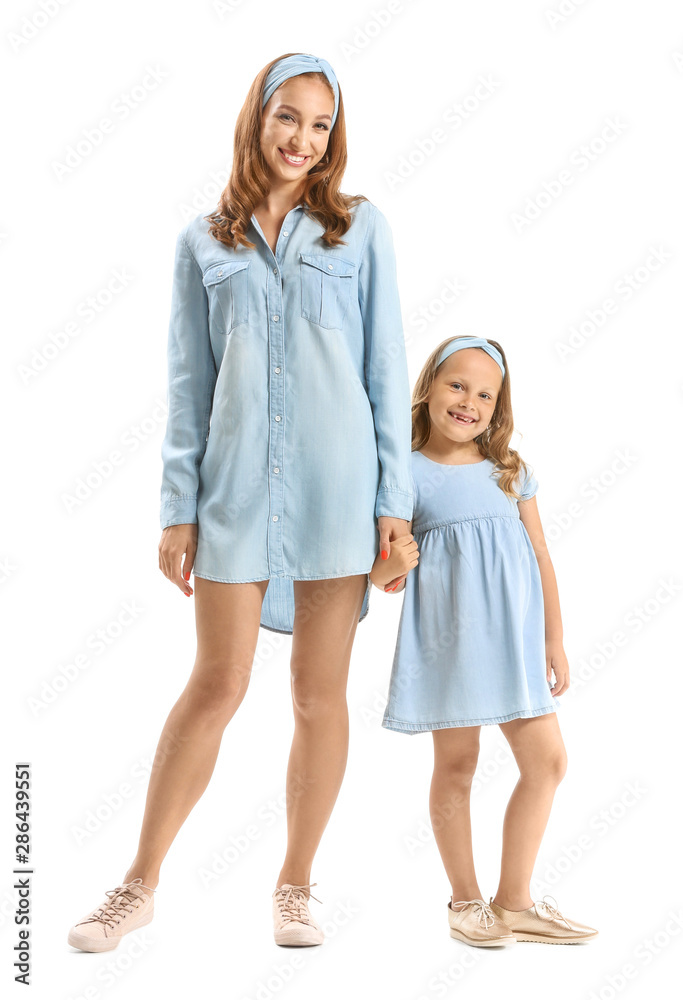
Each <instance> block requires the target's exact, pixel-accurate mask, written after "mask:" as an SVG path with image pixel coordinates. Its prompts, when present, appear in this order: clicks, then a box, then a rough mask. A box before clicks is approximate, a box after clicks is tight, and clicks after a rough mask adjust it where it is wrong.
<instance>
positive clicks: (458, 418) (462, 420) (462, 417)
mask: <svg viewBox="0 0 683 1000" xmlns="http://www.w3.org/2000/svg"><path fill="white" fill-rule="evenodd" d="M451 417H452V418H453V420H455V422H456V424H462V425H463V427H469V426H470V425H471V424H476V422H477V421H476V420H475V419H474V417H468V416H467V414H465V413H451Z"/></svg>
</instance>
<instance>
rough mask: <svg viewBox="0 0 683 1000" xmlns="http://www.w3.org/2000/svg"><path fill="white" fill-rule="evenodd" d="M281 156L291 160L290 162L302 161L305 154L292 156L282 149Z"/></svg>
mask: <svg viewBox="0 0 683 1000" xmlns="http://www.w3.org/2000/svg"><path fill="white" fill-rule="evenodd" d="M283 156H284V157H285V158H286V159H288V160H291V161H292V163H303V162H304V160H305V159H306V157H305V156H292V155H291V153H285V152H284V150H283Z"/></svg>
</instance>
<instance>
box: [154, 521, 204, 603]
mask: <svg viewBox="0 0 683 1000" xmlns="http://www.w3.org/2000/svg"><path fill="white" fill-rule="evenodd" d="M196 552H197V525H196V524H171V525H169V527H168V528H164V530H163V531H162V533H161V541H160V542H159V569H160V570H161V572H162V573H163V574H164V576H166V577H168V579H169V580H170V581H171V583H175V585H176V586H177V587H180V589H181V590H182V592H183V593H184V594H185V596H186V597H190V596H191V595H192V594H193V593H194V591H193V590H192V587H191V586H190V585H189V583H187V582H186V581H187V580H189V579H190V572H191V570H192V566H193V564H194V557H195V555H196ZM183 556H185V564H184V566H182V568H181V564H182V558H183ZM183 572H184V573H185V579H183V576H182V574H183Z"/></svg>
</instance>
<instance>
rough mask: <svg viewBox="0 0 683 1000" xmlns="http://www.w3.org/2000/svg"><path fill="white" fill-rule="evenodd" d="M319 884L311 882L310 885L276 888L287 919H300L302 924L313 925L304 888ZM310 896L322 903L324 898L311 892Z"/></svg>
mask: <svg viewBox="0 0 683 1000" xmlns="http://www.w3.org/2000/svg"><path fill="white" fill-rule="evenodd" d="M317 884H318V883H317V882H311V884H310V885H292V886H289V887H288V888H287V889H283V888H280V889H276V890H275V899H276V900H277V905H278V907H279V909H280V913H281V914H282V916H283V917H284V919H285V920H298V921H300V923H302V924H309V925H310V926H311V927H313V923H312V922H311V920H310V919H309V917H308V914H307V911H306V895H305V893H304V891H303V890H304V889H310V888H311V886H314V885H317ZM309 896H310V898H311V899H315V901H316V902H317V903H322V900H321V899H318V897H317V896H314V895H313V893H309Z"/></svg>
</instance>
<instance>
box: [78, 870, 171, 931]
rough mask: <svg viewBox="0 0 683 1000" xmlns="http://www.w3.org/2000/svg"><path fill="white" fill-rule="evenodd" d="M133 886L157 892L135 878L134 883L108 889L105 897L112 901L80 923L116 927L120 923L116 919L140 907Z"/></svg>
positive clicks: (125, 883)
mask: <svg viewBox="0 0 683 1000" xmlns="http://www.w3.org/2000/svg"><path fill="white" fill-rule="evenodd" d="M131 885H137V886H138V887H139V888H140V889H146V890H147V892H156V889H150V887H149V886H147V885H143V883H142V879H140V878H134V879H133V881H132V882H124V883H123V885H117V886H116V888H115V889H107V891H106V893H105V895H107V896H109V897H110V901H109V902H108V903H105V904H104V906H101V907H99V908H98V909H97V910H96V911H95V912H94V913H93V915H92V916H91V917H88V918H87V919H86V920H81V921H79V923H82V924H88V923H91V922H93V921H94V922H99V923H103V924H104V925H105V926H106V925H107V924H111V926H112V927H114V926H116V924H117V923H118V921H117V920H115V919H114V918H115V917H120V916H123V914H124V911H125V912H127V913H132V912H133V910H134V909H135V907H136V906H137V905H138V901H139V899H140V897H139V896H138V895H137V893H134V892H132V891H131V889H129V888H128V887H129V886H131Z"/></svg>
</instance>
